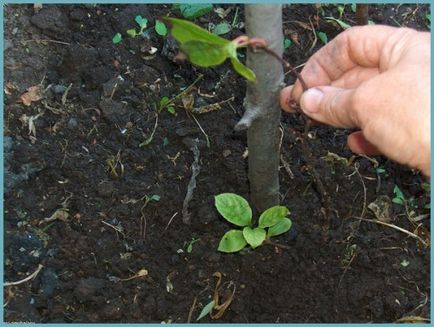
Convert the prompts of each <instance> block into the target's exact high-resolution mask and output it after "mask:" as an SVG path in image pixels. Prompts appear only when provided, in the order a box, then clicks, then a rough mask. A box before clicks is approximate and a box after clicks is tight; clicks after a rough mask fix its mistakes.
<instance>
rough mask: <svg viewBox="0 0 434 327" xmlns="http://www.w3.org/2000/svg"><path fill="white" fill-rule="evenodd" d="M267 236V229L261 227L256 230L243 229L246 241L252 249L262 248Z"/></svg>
mask: <svg viewBox="0 0 434 327" xmlns="http://www.w3.org/2000/svg"><path fill="white" fill-rule="evenodd" d="M266 234H267V233H266V232H265V229H263V228H259V227H258V228H255V229H253V228H250V227H244V229H243V236H244V239H245V240H246V241H247V243H249V245H250V246H251V247H252V248H257V247H258V246H260V245H261V244H262V242H264V240H265V236H266Z"/></svg>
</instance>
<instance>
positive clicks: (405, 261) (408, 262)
mask: <svg viewBox="0 0 434 327" xmlns="http://www.w3.org/2000/svg"><path fill="white" fill-rule="evenodd" d="M409 264H410V261H408V260H405V259H404V260H402V261H401V263H400V265H401V266H402V267H404V268H405V267H407V266H408V265H409Z"/></svg>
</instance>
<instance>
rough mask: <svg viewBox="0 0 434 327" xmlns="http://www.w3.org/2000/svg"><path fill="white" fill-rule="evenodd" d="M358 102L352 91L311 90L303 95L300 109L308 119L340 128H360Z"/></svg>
mask: <svg viewBox="0 0 434 327" xmlns="http://www.w3.org/2000/svg"><path fill="white" fill-rule="evenodd" d="M360 104H361V103H360V101H355V90H354V89H341V88H336V87H332V86H322V87H318V88H312V89H309V90H307V91H306V92H304V93H303V95H302V97H301V99H300V106H301V109H302V110H303V111H304V113H305V114H306V115H308V116H309V117H310V118H312V119H314V120H316V121H318V122H321V123H324V124H328V125H331V126H334V127H341V128H356V127H357V128H361V127H362V126H361V122H360V119H359V112H358V111H357V109H358V108H359V107H360V106H359V105H360Z"/></svg>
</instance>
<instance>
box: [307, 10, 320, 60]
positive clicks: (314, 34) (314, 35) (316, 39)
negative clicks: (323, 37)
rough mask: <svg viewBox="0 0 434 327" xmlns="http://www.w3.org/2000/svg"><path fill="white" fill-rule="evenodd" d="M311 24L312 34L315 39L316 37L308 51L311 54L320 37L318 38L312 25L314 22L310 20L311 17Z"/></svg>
mask: <svg viewBox="0 0 434 327" xmlns="http://www.w3.org/2000/svg"><path fill="white" fill-rule="evenodd" d="M309 23H310V26H311V27H312V33H313V37H314V39H313V42H312V46H311V47H310V48H309V51H308V52H311V51H312V49H313V48H314V47H315V45H316V43H317V42H318V37H317V36H316V31H315V27H313V23H312V20H311V19H310V17H309Z"/></svg>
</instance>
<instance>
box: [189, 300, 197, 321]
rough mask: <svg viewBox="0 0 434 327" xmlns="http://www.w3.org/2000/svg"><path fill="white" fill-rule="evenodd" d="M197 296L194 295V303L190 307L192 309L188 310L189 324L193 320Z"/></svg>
mask: <svg viewBox="0 0 434 327" xmlns="http://www.w3.org/2000/svg"><path fill="white" fill-rule="evenodd" d="M196 302H197V296H195V297H194V300H193V304H192V305H191V307H190V311H189V312H188V318H187V324H189V323H190V322H191V317H192V316H193V312H194V309H196Z"/></svg>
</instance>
